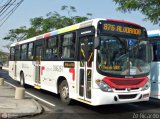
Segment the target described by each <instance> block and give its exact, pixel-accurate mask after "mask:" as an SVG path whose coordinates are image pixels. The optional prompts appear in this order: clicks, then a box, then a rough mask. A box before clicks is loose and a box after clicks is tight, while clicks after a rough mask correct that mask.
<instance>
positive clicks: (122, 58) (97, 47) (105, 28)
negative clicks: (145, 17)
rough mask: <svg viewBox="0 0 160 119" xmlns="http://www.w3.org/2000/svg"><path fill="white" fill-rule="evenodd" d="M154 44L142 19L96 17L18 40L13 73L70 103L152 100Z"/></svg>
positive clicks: (12, 50)
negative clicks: (74, 101)
mask: <svg viewBox="0 0 160 119" xmlns="http://www.w3.org/2000/svg"><path fill="white" fill-rule="evenodd" d="M150 47H151V46H150V45H149V41H148V36H147V32H146V29H145V28H144V27H141V26H140V25H138V24H135V23H132V22H128V21H125V20H114V19H99V18H97V19H91V20H87V21H84V22H81V23H77V24H74V25H71V26H68V27H64V28H61V29H57V30H54V31H51V32H48V33H45V34H42V35H39V36H35V37H33V38H30V39H26V40H23V41H20V42H17V43H13V44H12V45H11V46H10V61H9V75H10V76H11V77H12V78H13V79H15V80H17V81H19V82H20V84H21V85H22V86H23V85H25V84H28V85H31V86H33V87H34V88H37V89H43V90H47V91H50V92H53V93H56V94H59V95H60V98H61V100H62V101H63V102H65V103H66V104H70V103H71V101H72V100H77V101H80V102H84V103H86V104H89V105H93V106H96V105H106V104H118V103H129V102H137V101H148V100H149V96H150V79H149V71H150V63H151V53H150Z"/></svg>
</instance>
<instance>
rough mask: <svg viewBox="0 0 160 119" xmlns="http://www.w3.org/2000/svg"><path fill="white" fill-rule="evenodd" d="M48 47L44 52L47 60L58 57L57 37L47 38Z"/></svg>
mask: <svg viewBox="0 0 160 119" xmlns="http://www.w3.org/2000/svg"><path fill="white" fill-rule="evenodd" d="M46 42H47V43H46V48H45V52H44V58H43V59H45V60H55V59H57V58H58V39H57V37H50V38H49V39H47V40H46Z"/></svg>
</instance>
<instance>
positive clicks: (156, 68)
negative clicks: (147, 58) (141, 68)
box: [147, 30, 160, 99]
mask: <svg viewBox="0 0 160 119" xmlns="http://www.w3.org/2000/svg"><path fill="white" fill-rule="evenodd" d="M147 33H148V37H149V41H150V43H151V44H152V46H153V61H152V63H151V72H150V79H151V97H152V98H156V99H160V90H159V88H160V30H151V31H147Z"/></svg>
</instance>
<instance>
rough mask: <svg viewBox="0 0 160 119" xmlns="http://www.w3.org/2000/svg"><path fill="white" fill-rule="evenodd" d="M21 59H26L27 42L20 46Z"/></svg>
mask: <svg viewBox="0 0 160 119" xmlns="http://www.w3.org/2000/svg"><path fill="white" fill-rule="evenodd" d="M20 56H21V60H26V59H27V44H24V45H22V46H21V55H20Z"/></svg>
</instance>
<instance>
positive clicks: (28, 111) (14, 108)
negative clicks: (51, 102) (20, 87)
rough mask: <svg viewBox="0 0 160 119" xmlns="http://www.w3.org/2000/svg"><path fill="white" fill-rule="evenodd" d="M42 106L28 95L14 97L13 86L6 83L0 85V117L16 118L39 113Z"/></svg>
mask: <svg viewBox="0 0 160 119" xmlns="http://www.w3.org/2000/svg"><path fill="white" fill-rule="evenodd" d="M41 112H42V107H41V106H40V104H39V103H38V102H36V101H35V100H34V99H33V98H31V97H29V96H25V98H24V99H15V88H13V87H11V86H10V85H8V84H6V83H5V84H4V86H0V118H18V117H22V116H32V115H36V114H40V113H41Z"/></svg>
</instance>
